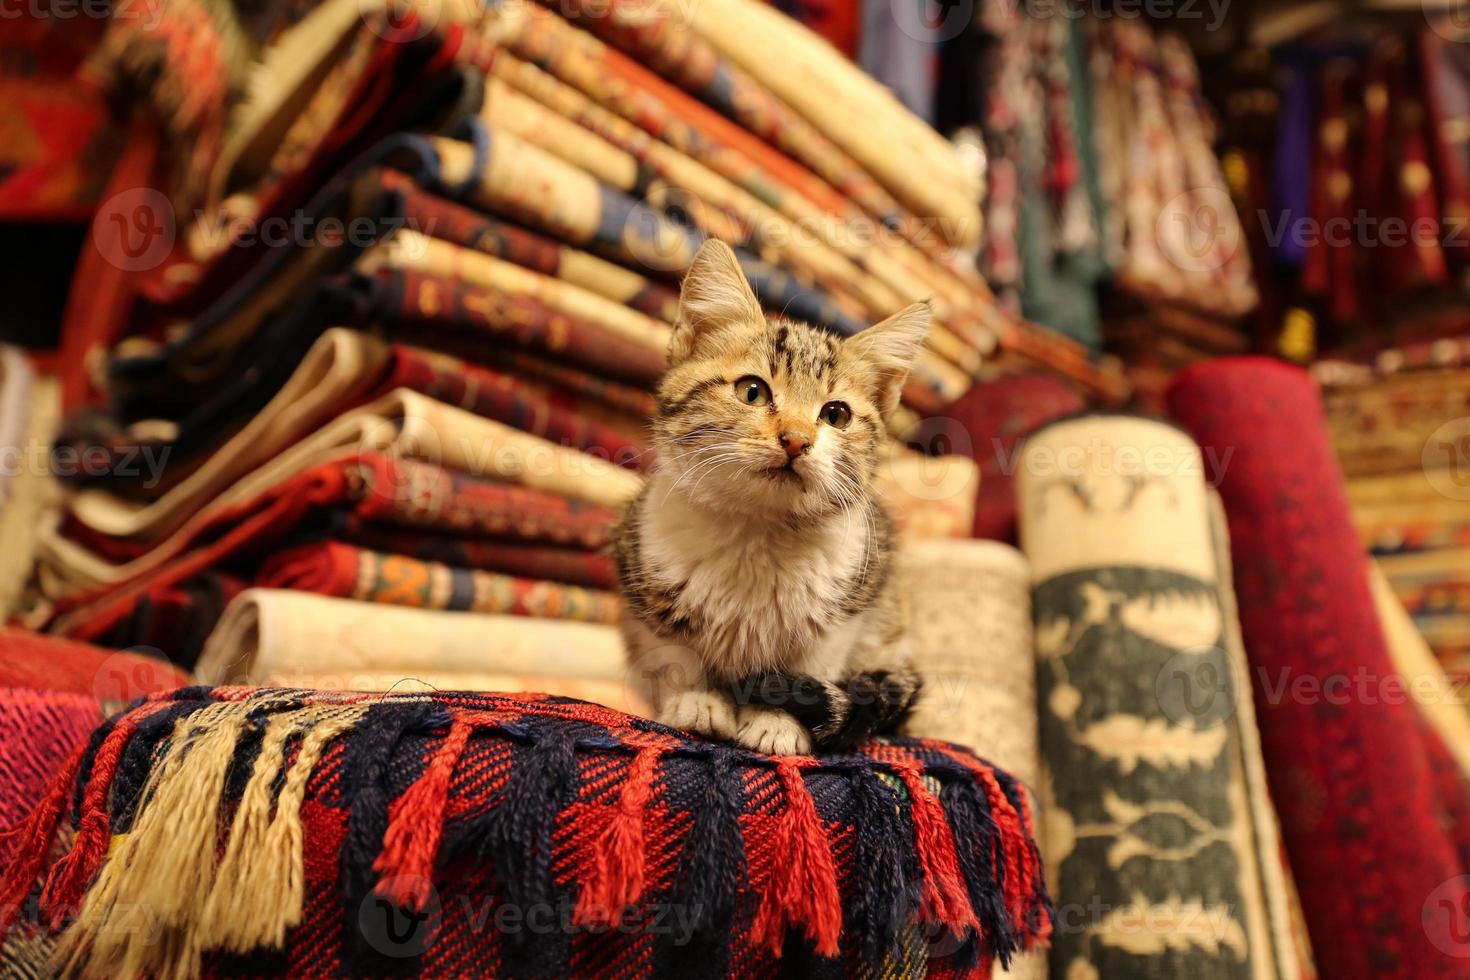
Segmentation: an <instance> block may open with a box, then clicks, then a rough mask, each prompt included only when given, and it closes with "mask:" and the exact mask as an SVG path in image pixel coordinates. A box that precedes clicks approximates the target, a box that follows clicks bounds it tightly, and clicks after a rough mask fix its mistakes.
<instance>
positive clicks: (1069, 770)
mask: <svg viewBox="0 0 1470 980" xmlns="http://www.w3.org/2000/svg"><path fill="white" fill-rule="evenodd" d="M1204 472H1205V471H1204V469H1203V459H1202V457H1201V454H1200V451H1199V449H1198V448H1197V447H1196V446H1195V445H1194V443H1193V442H1192V441H1191V440H1190V439H1189V437H1188V436H1187V435H1186V434H1185V433H1183V432H1182V431H1180V430H1179V429H1176V428H1174V427H1173V426H1170V425H1168V424H1167V423H1163V422H1158V421H1155V420H1151V419H1146V418H1140V417H1134V416H1127V415H1090V416H1083V417H1079V418H1073V419H1067V420H1063V421H1059V422H1054V423H1052V424H1050V425H1048V426H1045V427H1043V428H1042V429H1040V430H1039V431H1037V432H1035V433H1033V434H1032V435H1031V436H1030V438H1029V439H1028V440H1027V442H1026V444H1025V446H1024V448H1023V450H1022V454H1021V458H1020V467H1019V470H1018V475H1017V493H1018V498H1019V502H1020V522H1021V523H1020V530H1021V542H1022V546H1023V550H1024V551H1025V553H1026V557H1027V558H1028V559H1029V561H1030V563H1031V568H1032V575H1033V579H1034V582H1035V586H1034V590H1033V592H1032V605H1033V610H1034V613H1033V615H1034V618H1035V632H1036V657H1037V688H1038V696H1039V703H1040V715H1041V717H1040V730H1041V754H1042V770H1043V772H1042V777H1041V797H1042V813H1043V814H1044V818H1043V819H1044V830H1043V835H1042V836H1043V845H1044V848H1045V850H1046V854H1047V870H1048V879H1049V883H1050V885H1051V887H1052V890H1053V894H1054V895H1055V898H1056V903H1057V909H1058V929H1057V933H1056V935H1055V936H1054V937H1053V940H1052V950H1051V967H1052V975H1053V976H1059V977H1061V976H1064V977H1067V978H1069V980H1084V978H1087V980H1097V978H1101V977H1124V976H1126V977H1135V978H1150V977H1157V978H1165V977H1184V976H1187V977H1196V978H1206V977H1208V978H1242V980H1244V978H1255V977H1280V976H1293V977H1294V976H1300V975H1301V974H1300V972H1299V968H1300V966H1299V957H1297V956H1296V955H1295V952H1294V951H1283V950H1281V948H1280V946H1281V944H1282V938H1281V935H1280V933H1281V930H1279V929H1277V928H1275V925H1274V924H1275V923H1279V922H1280V920H1281V915H1280V914H1278V910H1279V909H1280V908H1281V906H1282V903H1283V902H1284V901H1286V900H1287V897H1286V894H1285V890H1284V889H1283V888H1282V887H1281V886H1280V885H1279V881H1278V883H1277V884H1274V885H1273V884H1272V883H1271V881H1272V879H1273V877H1274V878H1276V879H1279V867H1278V869H1277V873H1276V875H1275V876H1272V875H1270V874H1268V870H1269V868H1270V863H1271V862H1272V861H1274V860H1275V859H1276V855H1275V853H1274V851H1273V849H1271V848H1269V846H1267V847H1266V848H1265V849H1264V850H1262V849H1261V844H1260V843H1259V842H1260V841H1261V839H1262V834H1261V830H1260V825H1259V823H1258V820H1259V811H1260V807H1261V805H1263V803H1264V801H1263V799H1262V797H1263V794H1264V786H1263V785H1261V782H1262V781H1261V780H1259V779H1252V778H1251V775H1250V774H1251V773H1252V772H1253V771H1254V772H1259V765H1258V764H1252V757H1253V755H1254V752H1253V746H1254V744H1255V733H1254V724H1253V718H1252V717H1251V716H1250V715H1249V714H1248V713H1247V712H1245V711H1242V710H1239V705H1238V699H1237V697H1236V695H1237V693H1238V692H1240V691H1243V690H1244V681H1243V677H1244V673H1245V665H1244V663H1243V659H1242V657H1241V654H1240V651H1239V648H1238V647H1237V646H1236V645H1234V644H1232V643H1231V632H1230V627H1231V622H1230V621H1231V614H1230V608H1229V602H1228V599H1227V598H1226V597H1225V596H1224V595H1223V594H1222V592H1221V589H1220V587H1219V573H1218V571H1217V546H1216V544H1215V542H1214V540H1213V537H1212V528H1211V514H1210V506H1209V500H1208V496H1207V489H1206V485H1205V480H1204V477H1203V474H1204ZM1265 805H1266V806H1267V807H1269V804H1268V803H1266V804H1265Z"/></svg>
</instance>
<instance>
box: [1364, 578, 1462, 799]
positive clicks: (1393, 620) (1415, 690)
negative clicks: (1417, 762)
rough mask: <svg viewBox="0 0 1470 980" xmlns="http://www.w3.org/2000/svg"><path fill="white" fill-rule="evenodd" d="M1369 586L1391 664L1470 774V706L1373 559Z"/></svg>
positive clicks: (1448, 746)
mask: <svg viewBox="0 0 1470 980" xmlns="http://www.w3.org/2000/svg"><path fill="white" fill-rule="evenodd" d="M1368 587H1369V588H1370V589H1372V590H1373V606H1374V608H1375V609H1377V610H1378V621H1379V622H1380V623H1381V624H1382V625H1383V638H1384V640H1386V641H1387V643H1388V655H1389V656H1390V657H1392V658H1393V665H1394V668H1395V669H1396V670H1397V671H1398V672H1399V674H1400V675H1401V676H1402V677H1403V678H1404V680H1405V681H1406V682H1407V684H1408V693H1409V695H1410V696H1411V697H1413V698H1414V700H1415V701H1416V702H1418V704H1419V710H1420V712H1421V713H1422V714H1423V715H1424V720H1425V721H1427V722H1428V723H1429V726H1430V727H1431V728H1433V729H1434V731H1435V732H1436V733H1437V734H1438V735H1439V737H1440V738H1441V739H1443V740H1444V744H1445V748H1446V749H1448V750H1449V753H1450V755H1451V756H1452V757H1453V758H1454V760H1455V763H1456V764H1457V765H1458V766H1459V767H1460V769H1461V770H1463V771H1464V772H1465V773H1467V774H1470V714H1467V713H1466V711H1467V708H1470V705H1467V704H1466V701H1465V696H1464V692H1463V690H1462V689H1461V688H1460V687H1459V686H1458V685H1456V684H1454V683H1452V682H1451V681H1450V679H1449V677H1448V676H1447V675H1446V674H1445V670H1444V667H1443V666H1442V665H1441V664H1440V662H1439V661H1438V660H1437V659H1435V656H1434V651H1432V650H1431V649H1429V643H1428V642H1427V641H1426V640H1425V639H1424V635H1423V634H1422V633H1420V632H1419V630H1418V628H1417V627H1415V626H1414V620H1413V619H1411V618H1410V617H1409V614H1408V613H1407V612H1406V611H1405V610H1404V604H1403V603H1402V602H1400V601H1399V598H1398V596H1397V595H1395V594H1394V591H1393V587H1392V586H1391V585H1390V584H1389V581H1388V579H1387V577H1385V576H1384V574H1383V569H1382V568H1380V567H1379V565H1378V563H1377V562H1373V563H1370V564H1369V566H1368Z"/></svg>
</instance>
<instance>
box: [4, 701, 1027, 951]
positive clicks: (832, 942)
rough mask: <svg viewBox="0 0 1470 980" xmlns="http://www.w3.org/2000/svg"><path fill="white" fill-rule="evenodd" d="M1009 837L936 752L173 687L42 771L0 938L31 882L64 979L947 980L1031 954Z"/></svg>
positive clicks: (1019, 825) (517, 709)
mask: <svg viewBox="0 0 1470 980" xmlns="http://www.w3.org/2000/svg"><path fill="white" fill-rule="evenodd" d="M247 746H250V747H251V748H252V751H249V752H246V751H244V749H245V748H246V747H247ZM237 759H238V760H242V761H240V762H239V763H237V762H236V761H235V760H237ZM76 801H79V802H76ZM75 810H79V811H80V814H79V816H80V820H79V826H80V827H81V830H80V831H79V832H78V834H77V835H76V837H75V839H74V840H73V841H72V842H71V843H70V845H69V846H68V847H67V848H66V849H65V854H64V856H63V857H62V858H61V860H60V861H58V862H56V863H55V864H54V865H50V866H49V867H48V865H47V861H46V858H47V854H48V852H49V851H50V849H51V847H52V842H53V839H54V838H55V836H56V831H57V829H58V826H59V825H60V823H61V821H62V820H63V819H64V818H65V817H67V816H69V815H70V814H71V813H72V812H73V811H75ZM1030 824H1031V821H1030V808H1029V806H1028V805H1027V803H1026V801H1025V799H1024V798H1023V797H1022V796H1020V795H1019V794H1018V791H1017V788H1016V785H1015V782H1014V780H1013V779H1012V778H1011V776H1010V775H1009V774H1007V773H1006V772H1004V771H1003V770H999V769H995V768H993V767H992V766H990V765H989V764H987V763H985V762H983V761H981V760H980V759H978V758H976V757H975V756H974V755H972V754H971V753H969V752H967V751H965V750H963V749H960V748H958V747H956V746H953V745H950V744H948V743H944V742H933V741H924V740H919V739H893V740H885V741H882V742H870V743H868V744H867V745H865V746H864V747H863V749H862V750H860V751H857V752H853V753H848V754H841V755H832V756H824V757H820V758H795V757H779V758H773V757H769V756H763V755H759V754H755V753H751V752H747V751H743V750H740V749H736V748H733V747H728V746H723V745H719V744H715V743H710V742H706V741H703V740H701V739H696V738H691V737H689V736H687V735H684V734H682V733H680V732H676V731H673V730H671V729H668V728H665V727H663V726H661V725H657V724H654V723H652V722H646V721H642V720H640V719H635V718H630V717H628V716H626V715H622V714H619V713H618V712H615V711H609V710H608V709H606V708H601V707H597V706H595V705H589V704H584V703H581V702H576V701H569V700H567V699H563V698H547V697H534V696H522V697H498V696H493V695H477V694H464V693H437V694H431V695H427V696H426V695H424V694H421V693H414V694H410V695H404V696H396V695H391V694H390V695H387V696H382V695H353V694H350V693H344V692H330V691H326V692H301V691H289V692H287V691H279V690H252V689H243V688H215V689H212V690H211V689H201V688H192V689H187V690H186V691H183V692H179V694H178V695H176V696H163V697H159V698H156V699H151V700H148V701H145V702H142V703H140V704H139V705H137V706H135V707H134V708H133V709H132V710H131V711H129V712H128V713H126V714H124V715H122V716H120V717H118V718H117V719H116V720H115V721H114V722H112V723H111V724H109V725H108V726H107V727H106V728H104V729H103V730H101V733H100V737H98V738H94V739H93V740H92V742H91V743H90V744H89V745H88V747H87V748H86V750H84V751H83V752H79V753H77V754H75V755H73V756H72V758H71V760H70V762H69V764H68V765H67V766H65V767H63V769H62V771H61V772H59V773H58V775H57V777H56V779H55V780H54V781H53V782H52V783H51V784H50V786H49V787H48V789H47V790H46V792H45V793H44V794H43V802H42V805H40V806H38V807H37V809H36V810H35V811H34V812H33V813H32V815H31V816H30V817H29V818H28V819H27V821H26V822H25V823H23V824H21V825H20V826H19V828H18V833H17V835H16V844H17V846H16V847H15V849H14V853H13V857H12V860H11V861H10V863H9V864H8V866H7V867H6V869H5V872H6V873H5V875H4V879H3V881H0V909H3V915H4V918H3V919H0V930H3V928H4V927H7V926H8V925H9V924H10V920H11V919H13V917H14V916H15V914H16V912H18V911H19V910H20V908H21V907H22V906H23V905H24V904H25V903H26V900H27V899H28V898H29V897H30V896H31V895H32V894H34V893H36V892H37V890H38V889H37V888H36V885H35V883H36V881H37V880H38V879H41V878H43V877H44V885H43V886H42V887H41V888H40V889H39V907H40V911H41V913H42V918H41V921H42V922H43V923H45V924H48V925H50V926H52V927H53V928H61V929H62V930H63V931H62V933H61V936H60V940H59V943H58V954H59V955H60V957H61V959H62V962H63V964H64V968H65V972H67V973H69V974H73V975H75V974H82V975H105V976H135V975H152V974H162V973H176V974H179V975H183V976H200V975H233V974H236V973H238V972H242V971H243V972H247V973H252V974H259V973H268V974H282V975H284V974H290V975H311V976H322V975H341V974H346V975H354V976H359V975H373V976H376V975H384V974H388V973H393V974H399V973H413V974H415V975H427V976H440V975H451V974H452V975H482V976H505V975H513V976H538V977H542V976H545V977H550V976H579V977H607V978H609V980H611V978H615V977H626V976H630V975H637V976H653V977H660V976H670V977H682V976H691V975H698V976H742V977H744V976H769V975H775V974H776V973H777V972H778V970H779V971H781V972H787V973H789V974H790V975H794V976H835V975H848V976H914V975H921V974H924V973H928V974H929V975H944V976H954V977H974V976H981V975H983V972H984V971H985V970H987V969H988V968H989V963H990V960H991V958H992V957H999V958H1002V959H1003V958H1006V957H1008V956H1010V955H1011V954H1013V953H1014V952H1016V951H1017V950H1018V949H1022V948H1026V947H1029V946H1031V945H1032V944H1033V943H1035V942H1036V941H1038V940H1041V939H1044V938H1045V936H1046V934H1047V933H1048V932H1049V930H1050V926H1051V914H1050V909H1049V907H1048V901H1047V897H1046V892H1045V889H1044V887H1043V885H1042V882H1041V869H1040V866H1039V859H1038V855H1037V852H1036V847H1035V844H1034V842H1033V841H1032V839H1031V830H1030ZM140 909H144V910H147V915H148V921H149V922H150V924H151V928H152V929H154V930H155V931H154V932H153V933H151V934H152V935H154V936H157V937H158V941H157V942H151V943H149V942H139V941H136V925H137V922H138V918H137V916H138V914H139V913H138V910H140ZM507 909H514V910H515V911H514V912H512V913H509V914H506V910H507ZM487 915H488V917H486V916H487ZM926 935H927V936H938V937H944V936H953V937H954V939H955V940H956V941H955V942H953V943H943V944H941V943H927V942H925V940H924V938H923V937H924V936H926ZM242 957H245V958H242Z"/></svg>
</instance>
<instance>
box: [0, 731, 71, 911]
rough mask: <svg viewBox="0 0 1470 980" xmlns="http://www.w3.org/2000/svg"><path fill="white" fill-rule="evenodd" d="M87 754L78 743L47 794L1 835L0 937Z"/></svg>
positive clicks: (37, 868) (34, 874) (35, 873)
mask: <svg viewBox="0 0 1470 980" xmlns="http://www.w3.org/2000/svg"><path fill="white" fill-rule="evenodd" d="M86 754H87V746H85V745H82V746H79V747H78V748H77V750H76V751H75V752H73V753H72V755H71V758H70V759H68V760H67V761H66V764H65V765H64V766H62V767H61V771H59V772H58V773H57V774H56V777H55V778H54V779H52V780H51V785H50V786H48V787H47V788H46V795H45V796H43V797H41V802H40V803H39V804H37V805H36V808H35V809H34V810H32V811H31V812H30V815H29V816H27V817H26V818H25V819H24V820H22V821H21V822H20V823H18V824H16V825H15V826H14V827H12V828H10V829H9V830H7V831H6V832H5V833H4V834H0V856H3V858H4V860H5V861H6V863H7V865H8V867H7V869H6V872H5V879H4V881H3V883H0V936H4V935H5V934H6V933H8V932H9V931H10V927H11V926H12V925H13V924H14V923H15V920H16V919H17V918H18V917H19V916H20V913H21V909H22V907H23V906H24V904H25V900H26V896H28V895H29V894H30V893H31V889H32V888H34V887H35V884H36V879H37V878H39V877H40V875H41V866H42V865H44V864H45V863H46V852H47V851H49V850H50V849H51V841H52V840H53V839H54V838H55V837H56V829H57V827H58V826H60V824H61V818H62V816H63V815H64V814H65V812H66V804H67V801H68V800H69V799H71V795H72V792H73V787H74V786H75V784H76V779H77V773H78V772H79V771H80V770H81V767H82V758H83V757H84V756H85V755H86Z"/></svg>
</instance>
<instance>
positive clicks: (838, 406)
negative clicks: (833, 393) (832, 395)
mask: <svg viewBox="0 0 1470 980" xmlns="http://www.w3.org/2000/svg"><path fill="white" fill-rule="evenodd" d="M820 418H821V420H822V421H823V422H826V423H827V424H828V425H830V426H831V427H832V428H834V429H845V428H847V427H848V426H849V425H851V424H852V409H850V408H848V407H847V403H846V402H828V403H827V404H825V405H823V406H822V412H821V415H820Z"/></svg>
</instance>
